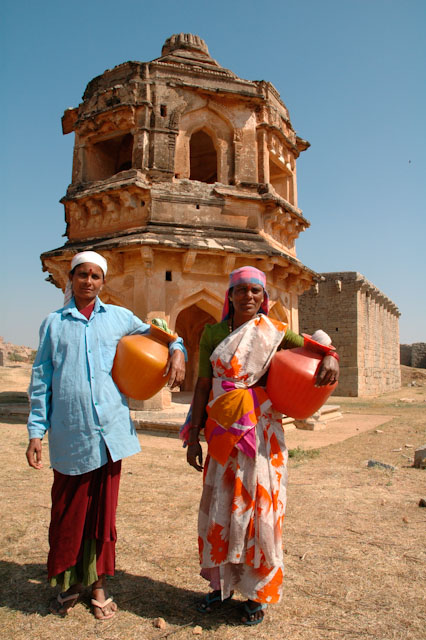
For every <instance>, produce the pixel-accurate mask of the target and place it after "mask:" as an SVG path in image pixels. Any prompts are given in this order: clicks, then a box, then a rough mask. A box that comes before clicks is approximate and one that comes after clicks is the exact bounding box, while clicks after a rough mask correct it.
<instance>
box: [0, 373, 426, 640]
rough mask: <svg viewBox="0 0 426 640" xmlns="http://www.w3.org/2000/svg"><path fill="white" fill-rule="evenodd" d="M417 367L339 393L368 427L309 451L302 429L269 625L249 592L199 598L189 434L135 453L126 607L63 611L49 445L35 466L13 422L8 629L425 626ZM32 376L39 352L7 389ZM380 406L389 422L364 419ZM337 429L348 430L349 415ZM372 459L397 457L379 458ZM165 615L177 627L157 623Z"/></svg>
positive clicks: (57, 632)
mask: <svg viewBox="0 0 426 640" xmlns="http://www.w3.org/2000/svg"><path fill="white" fill-rule="evenodd" d="M407 369H409V368H408V367H403V368H402V370H403V386H402V388H401V389H400V390H398V391H396V392H392V393H389V394H386V395H384V396H381V397H378V398H371V399H365V398H364V399H357V398H338V397H336V398H333V403H336V404H339V405H340V407H341V410H342V412H343V413H344V417H345V415H348V414H351V415H352V416H353V415H354V416H356V417H355V422H356V421H358V422H357V424H358V427H359V430H358V432H356V433H357V435H355V436H353V437H348V438H346V439H345V440H343V441H340V442H334V443H331V444H328V446H321V444H317V445H316V447H317V448H314V449H313V450H312V447H311V449H310V451H309V450H308V448H309V446H310V443H309V441H311V444H312V441H313V439H314V438H315V437H316V433H317V432H298V431H297V432H294V431H291V432H289V434H288V444H289V447H290V448H297V447H299V449H297V455H295V456H294V457H292V458H291V459H290V462H289V477H290V479H289V489H288V503H287V515H286V521H285V527H284V536H283V543H284V550H285V563H286V576H285V585H284V596H283V599H282V601H281V603H280V604H278V605H274V606H271V607H269V609H268V611H267V613H266V616H265V620H264V622H263V623H262V624H261V625H259V626H256V627H255V628H251V627H243V626H241V625H240V624H239V620H240V616H241V614H240V610H239V604H240V603H241V599H240V598H239V597H237V598H236V599H235V601H234V602H233V603H232V604H230V605H229V606H226V607H224V608H223V609H221V610H220V611H218V612H217V613H214V614H210V615H203V614H200V613H197V611H196V610H195V608H194V602H196V601H197V599H199V598H200V596H201V595H202V594H203V593H204V592H205V591H206V587H207V583H205V581H204V580H202V578H200V576H199V567H198V557H197V545H196V520H197V505H198V500H199V496H200V490H201V477H200V474H197V473H196V472H195V471H193V470H192V469H190V468H189V467H187V465H186V462H185V459H184V453H183V450H182V448H181V447H180V444H179V442H178V440H177V439H175V438H167V437H164V436H155V435H148V434H141V435H140V440H141V444H142V449H143V451H142V453H141V454H139V455H137V456H133V457H132V458H128V459H126V460H124V461H123V470H122V484H121V489H120V500H119V508H118V514H117V529H118V544H117V572H116V575H115V576H114V577H113V578H111V579H110V582H109V586H110V590H111V592H112V593H113V594H114V598H115V600H116V602H117V604H118V606H119V613H118V614H117V615H116V616H115V618H113V619H112V620H110V621H108V622H104V623H102V622H96V621H95V620H94V618H93V616H92V614H91V613H90V608H89V599H88V597H86V598H84V599H83V601H82V602H81V603H79V604H78V605H77V606H76V607H75V608H74V609H73V610H72V612H71V614H70V615H69V616H68V617H67V618H65V619H62V618H57V617H54V616H53V615H51V614H49V612H48V602H49V598H50V597H51V595H52V590H51V588H50V587H49V585H48V584H47V583H46V570H45V561H46V555H47V549H48V545H47V530H48V524H49V508H50V494H49V491H50V486H51V481H52V472H51V470H50V469H49V465H48V452H47V447H46V446H45V448H44V458H45V460H44V462H45V466H44V469H43V470H42V471H35V470H33V469H30V468H29V467H28V466H27V465H26V461H25V457H24V453H25V448H26V442H27V434H26V428H25V425H23V424H19V423H17V424H12V423H7V422H4V423H2V424H0V430H1V433H2V447H1V449H0V476H1V477H0V481H1V486H2V492H1V499H0V500H1V502H0V504H1V514H2V522H3V524H2V531H1V534H0V535H1V540H2V544H1V552H0V638H7V639H11V638H14V639H16V640H24V639H25V640H27V639H28V638H36V639H41V640H44V639H46V640H65V639H67V640H69V638H75V639H76V640H92V639H95V638H96V639H98V640H99V639H103V640H113V639H118V638H120V639H121V640H136V639H147V640H151V639H152V640H155V639H157V638H169V637H171V638H173V640H175V639H176V640H183V639H188V638H193V637H197V635H198V633H199V634H200V637H202V638H206V639H209V640H211V639H219V638H220V639H226V640H228V639H229V640H239V639H243V638H249V637H251V638H253V637H255V638H256V639H257V638H265V639H268V640H269V639H273V640H275V639H277V640H278V639H280V640H281V639H284V638H291V639H292V640H313V639H314V640H317V639H323V638H324V639H330V640H343V639H346V638H349V639H352V638H354V639H358V638H361V639H365V640H367V639H371V638H376V639H378V640H379V639H380V640H394V639H398V640H421V639H425V638H426V601H425V600H426V598H425V589H424V579H425V578H424V576H425V560H426V546H425V542H426V527H425V524H426V509H424V508H421V507H420V506H419V500H420V499H421V498H424V499H426V471H425V470H419V469H414V468H413V466H412V458H413V454H414V449H415V448H417V447H418V446H420V445H423V444H425V443H426V372H424V371H422V370H411V371H406V370H407ZM28 376H29V367H28V365H27V366H26V367H25V366H16V367H14V368H13V369H12V368H9V367H3V368H1V369H0V392H3V393H5V392H7V391H14V392H18V391H23V390H25V387H26V385H27V384H28ZM413 379H414V381H415V383H416V385H415V386H407V385H408V384H409V383H411V382H412V380H413ZM370 416H373V417H374V416H376V417H377V416H380V417H381V418H380V426H378V427H377V426H373V428H369V429H367V430H363V427H364V426H365V425H366V424H367V422H368V421H369V420H371V418H370ZM370 424H372V423H371V422H369V423H368V425H370ZM331 428H333V429H335V430H336V434H337V435H338V434H339V422H338V421H337V422H334V423H331V424H330V427H327V429H326V431H327V430H328V431H329V430H330V429H331ZM355 428H356V427H355ZM318 433H324V432H318ZM336 437H337V436H336ZM302 439H303V440H302ZM369 459H374V460H378V461H381V462H384V463H386V464H390V465H393V466H395V467H396V469H395V470H394V471H391V470H388V469H383V468H379V467H374V468H369V467H367V461H368V460H369ZM159 617H161V618H163V619H164V621H165V628H164V629H159V628H156V627H155V626H154V620H155V619H156V618H159Z"/></svg>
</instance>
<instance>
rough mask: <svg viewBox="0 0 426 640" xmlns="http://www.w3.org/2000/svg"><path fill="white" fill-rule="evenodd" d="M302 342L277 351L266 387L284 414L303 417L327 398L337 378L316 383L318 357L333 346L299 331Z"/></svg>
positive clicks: (334, 386) (313, 411)
mask: <svg viewBox="0 0 426 640" xmlns="http://www.w3.org/2000/svg"><path fill="white" fill-rule="evenodd" d="M302 335H303V337H304V338H305V345H304V346H303V347H298V348H296V349H283V350H282V351H277V353H276V354H275V355H274V357H273V358H272V361H271V365H270V367H269V373H268V381H267V384H266V391H267V393H268V395H269V397H270V399H271V401H272V406H273V407H274V408H275V409H276V410H277V411H280V412H281V413H283V414H284V415H286V416H290V417H291V418H295V419H296V420H305V419H306V418H309V416H312V415H313V414H314V413H315V412H316V411H318V409H320V407H322V405H323V404H324V403H325V402H326V401H327V399H328V398H329V396H330V395H331V393H332V392H333V391H334V389H335V388H336V387H337V382H335V383H334V384H331V385H326V386H324V387H316V386H315V377H316V374H317V371H318V368H319V366H320V364H321V361H322V359H323V357H324V356H325V355H327V353H329V352H330V351H332V350H333V347H326V346H324V345H322V344H319V342H315V340H312V339H311V337H310V336H307V335H305V334H302Z"/></svg>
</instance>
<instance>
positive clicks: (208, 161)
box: [189, 129, 217, 184]
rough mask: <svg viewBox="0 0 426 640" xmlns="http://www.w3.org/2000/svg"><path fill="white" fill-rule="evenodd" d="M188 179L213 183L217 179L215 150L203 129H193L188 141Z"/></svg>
mask: <svg viewBox="0 0 426 640" xmlns="http://www.w3.org/2000/svg"><path fill="white" fill-rule="evenodd" d="M189 168H190V169H189V170H190V174H189V179H190V180H198V181H199V182H207V183H208V184H213V183H214V182H216V181H217V151H216V149H215V146H214V144H213V140H212V138H211V137H210V136H209V134H208V133H207V132H206V131H205V130H204V129H198V131H194V133H193V134H192V136H191V138H190V141H189Z"/></svg>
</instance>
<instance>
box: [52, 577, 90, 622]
mask: <svg viewBox="0 0 426 640" xmlns="http://www.w3.org/2000/svg"><path fill="white" fill-rule="evenodd" d="M81 589H82V587H81V585H80V584H78V585H73V586H72V587H70V588H69V589H68V591H64V592H63V593H58V595H57V596H56V598H53V599H52V600H51V601H50V606H49V610H50V613H53V614H54V615H56V616H66V615H67V614H68V613H69V611H70V610H71V609H72V608H73V607H75V605H76V604H77V602H78V600H79V598H80V594H81Z"/></svg>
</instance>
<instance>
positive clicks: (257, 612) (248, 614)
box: [241, 600, 268, 625]
mask: <svg viewBox="0 0 426 640" xmlns="http://www.w3.org/2000/svg"><path fill="white" fill-rule="evenodd" d="M267 606H268V605H267V604H261V603H260V602H255V601H254V600H247V602H245V603H244V615H243V617H242V618H241V622H242V623H243V624H246V625H254V624H260V623H261V622H262V621H263V618H264V615H265V614H264V610H265V609H266V608H267Z"/></svg>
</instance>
